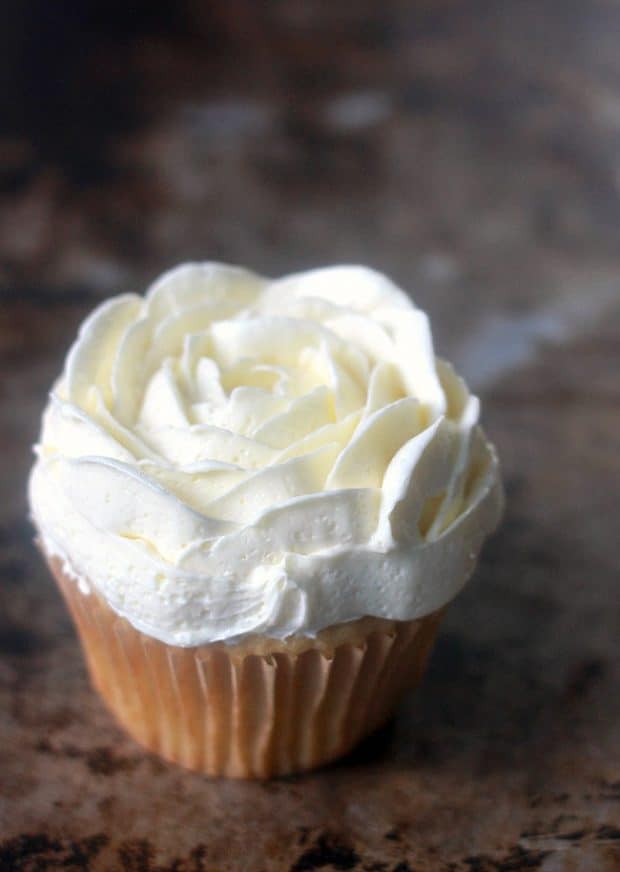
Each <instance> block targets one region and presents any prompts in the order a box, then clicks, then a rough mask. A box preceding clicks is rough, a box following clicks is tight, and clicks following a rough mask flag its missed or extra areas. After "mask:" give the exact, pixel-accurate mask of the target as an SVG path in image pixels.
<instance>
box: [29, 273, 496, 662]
mask: <svg viewBox="0 0 620 872" xmlns="http://www.w3.org/2000/svg"><path fill="white" fill-rule="evenodd" d="M478 408H479V404H478V401H477V399H476V398H475V397H473V396H470V395H469V393H468V391H467V389H466V387H465V385H464V383H463V381H462V380H461V379H460V378H458V377H457V376H456V375H455V374H454V372H453V370H452V369H451V368H450V366H449V365H448V364H446V363H444V362H442V361H439V360H436V359H435V356H434V353H433V347H432V340H431V334H430V330H429V324H428V319H427V317H426V315H425V314H424V313H423V312H422V311H421V310H420V309H417V308H416V307H415V306H414V305H413V304H412V303H411V301H410V300H409V299H408V297H407V296H406V295H405V294H404V293H403V292H402V291H400V290H399V289H398V288H396V287H395V286H394V285H393V284H392V283H391V282H390V281H389V280H388V279H387V278H385V277H384V276H381V275H379V274H378V273H375V272H373V271H371V270H368V269H364V268H361V267H334V268H328V269H320V270H314V271H311V272H307V273H301V274H299V275H293V276H290V277H287V278H284V279H281V280H278V281H268V280H266V279H263V278H260V277H259V276H257V275H254V274H253V273H251V272H247V271H245V270H242V269H236V268H233V267H228V266H223V265H219V264H211V263H207V264H190V265H185V266H181V267H179V268H177V269H175V270H172V271H171V272H169V273H167V274H165V275H164V276H163V277H162V278H161V279H159V281H157V282H156V283H155V284H154V285H153V286H152V287H151V288H150V290H149V291H148V293H147V294H146V296H145V297H144V298H143V297H140V296H137V295H135V294H127V295H123V296H119V297H115V298H113V299H110V300H109V301H107V302H105V303H104V304H103V305H101V306H99V308H97V309H96V310H95V311H94V312H93V314H92V315H91V316H90V317H89V318H88V319H87V320H86V321H85V322H84V324H83V325H82V328H81V329H80V332H79V336H78V338H77V341H76V342H75V344H74V345H73V347H72V348H71V351H70V352H69V355H68V357H67V360H66V365H65V369H64V373H63V375H62V377H61V378H60V379H59V381H58V382H57V384H56V385H55V387H54V390H53V392H52V394H51V396H50V402H49V404H48V407H47V409H46V411H45V414H44V419H43V428H42V434H41V438H40V444H39V445H38V446H37V455H38V459H37V462H36V464H35V467H34V469H33V473H32V476H31V484H30V501H31V507H32V514H33V517H34V521H35V523H36V525H37V527H38V529H39V532H40V535H41V539H42V541H43V544H44V546H45V549H46V550H47V551H48V553H50V554H52V555H57V556H60V557H61V558H62V559H63V560H64V561H65V565H66V568H67V569H68V571H69V572H71V573H72V574H73V575H74V576H75V577H76V579H77V580H78V582H79V583H80V585H81V587H82V589H83V590H84V592H85V593H87V592H88V591H89V589H90V585H91V584H92V585H94V586H95V587H96V589H97V590H98V591H99V592H100V593H101V594H102V595H103V596H104V597H105V599H106V600H107V602H108V603H109V605H110V606H111V607H112V608H113V609H115V610H116V611H117V612H119V613H120V614H122V615H124V616H126V617H127V618H128V619H129V620H130V621H131V622H132V623H133V624H134V625H135V626H136V627H138V628H139V629H140V630H142V631H144V632H146V633H148V634H150V635H152V636H155V637H157V638H159V639H162V640H163V641H166V642H169V643H172V644H177V645H195V644H200V643H204V642H210V641H216V640H226V641H236V640H238V639H239V638H241V637H243V636H246V635H248V634H255V633H258V634H262V635H266V636H271V637H279V638H282V637H286V636H289V635H291V634H304V635H314V634H315V633H316V632H318V631H319V630H321V629H322V628H324V627H327V626H331V625H334V624H337V623H340V622H343V621H349V620H353V619H355V618H358V617H361V616H364V615H374V616H378V617H385V618H391V619H398V620H405V619H412V618H415V617H420V616H422V615H424V614H427V613H429V612H431V611H434V610H435V609H437V608H439V607H441V606H442V605H444V604H445V603H446V602H447V601H448V600H449V599H450V598H452V597H453V596H454V594H455V593H456V591H457V590H458V589H459V588H460V587H461V586H462V585H463V583H464V582H465V580H466V579H467V577H468V576H469V574H470V573H471V570H472V568H473V565H474V562H475V559H476V556H477V554H478V551H479V548H480V546H481V544H482V541H483V539H484V537H485V535H486V534H487V533H488V532H489V531H490V530H491V529H492V528H493V527H494V526H495V524H496V523H497V520H498V517H499V514H500V511H501V485H500V481H499V475H498V467H497V459H496V457H495V453H494V452H493V450H492V448H491V447H490V446H489V444H488V443H487V442H486V441H485V439H484V437H483V435H482V433H481V431H480V429H479V427H478V426H477V420H478Z"/></svg>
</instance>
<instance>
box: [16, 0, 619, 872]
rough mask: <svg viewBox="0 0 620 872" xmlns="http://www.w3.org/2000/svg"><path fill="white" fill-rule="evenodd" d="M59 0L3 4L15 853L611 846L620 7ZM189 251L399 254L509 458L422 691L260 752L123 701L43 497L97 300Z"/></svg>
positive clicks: (265, 853)
mask: <svg viewBox="0 0 620 872" xmlns="http://www.w3.org/2000/svg"><path fill="white" fill-rule="evenodd" d="M165 5H166V4H161V7H163V6H165ZM52 6H53V4H49V3H48V2H45V0H38V2H35V0H32V2H30V0H29V2H24V3H10V4H8V7H7V10H6V21H5V24H6V26H4V25H3V29H2V30H3V32H2V34H1V36H0V49H1V51H0V57H1V60H0V118H1V121H0V183H1V185H2V191H3V193H2V196H1V197H0V360H1V372H2V377H1V379H0V463H1V478H0V487H1V488H2V491H1V495H0V870H5V869H6V870H41V869H58V868H62V869H68V870H85V869H92V870H121V872H123V870H125V872H138V870H148V872H164V870H166V872H173V870H174V872H190V870H208V872H212V870H217V872H219V870H250V872H255V870H257V872H260V870H267V872H269V870H280V869H282V870H292V872H293V870H296V872H302V870H314V869H328V870H330V869H331V870H334V869H335V870H344V869H355V870H365V872H371V870H376V872H421V870H431V872H433V870H438V872H448V870H451V872H461V870H463V872H474V870H476V872H512V870H522V869H540V870H543V872H556V870H592V872H613V870H617V869H620V680H619V679H620V662H619V646H618V642H619V639H620V601H619V600H620V596H619V587H618V565H619V561H618V522H619V518H620V488H619V484H618V483H619V481H620V451H619V450H618V449H619V433H620V411H619V409H620V377H619V373H620V158H619V154H620V151H619V146H620V85H619V82H620V51H619V50H618V49H619V39H620V37H619V36H618V34H620V8H619V7H618V6H617V5H616V4H614V3H612V2H611V0H597V2H592V3H576V2H572V0H548V2H541V0H536V2H533V0H532V2H522V3H511V2H508V0H498V2H495V3H488V2H483V0H474V2H472V3H468V4H465V3H459V2H417V3H415V4H407V3H400V2H383V3H380V4H375V3H372V2H370V0H363V2H359V3H356V4H338V3H333V2H332V3H329V2H310V3H308V2H298V0H289V2H287V3H273V4H264V7H263V4H253V3H251V2H249V0H248V2H243V0H235V2H229V3H223V2H222V3H214V4H196V3H179V4H170V8H169V9H168V11H157V9H160V6H158V5H157V4H124V5H121V4H120V3H117V2H112V3H107V4H97V3H94V2H93V3H84V4H81V11H79V13H78V11H77V7H76V11H75V12H74V14H72V15H69V14H67V15H66V16H64V17H63V16H58V15H55V14H52V12H51V11H50V10H51V9H52ZM173 6H174V10H173V9H172V7H173ZM201 6H202V7H203V8H200V7H201ZM207 7H208V9H207ZM102 10H105V11H102ZM112 18H114V21H112ZM121 27H122V32H121ZM188 258H194V259H196V258H203V259H204V258H210V259H220V260H228V261H232V262H239V263H243V264H246V265H249V266H252V267H254V268H256V269H258V270H260V271H264V272H266V273H270V274H279V273H284V272H286V271H288V270H290V269H297V268H305V267H309V266H312V265H315V264H317V265H318V264H323V263H331V262H343V261H348V262H351V261H353V262H355V261H363V262H366V263H370V264H372V265H374V266H376V267H378V268H380V269H383V270H385V271H387V272H389V273H390V274H391V275H393V276H394V277H395V278H396V280H397V281H399V282H400V283H401V284H402V285H403V286H404V287H406V288H408V289H411V290H412V292H413V293H414V295H415V297H416V299H417V301H418V302H419V303H420V304H421V305H422V306H424V307H425V308H426V309H427V310H428V311H429V312H430V313H431V315H432V317H433V323H434V325H435V332H436V337H437V346H438V349H439V351H440V352H441V353H442V354H443V355H444V356H446V357H449V358H452V359H453V360H454V361H455V362H456V363H457V365H458V366H459V367H460V368H461V369H462V370H463V371H464V372H465V374H466V375H467V376H468V379H469V380H470V382H471V383H472V385H473V386H474V388H475V389H476V390H477V391H478V392H479V393H480V395H481V397H482V399H483V408H484V420H485V422H486V427H487V430H488V432H489V435H490V436H491V438H492V439H493V440H494V441H495V442H496V443H497V445H498V448H499V451H500V454H501V457H502V460H503V464H504V470H505V477H506V483H507V494H508V505H507V515H506V520H505V523H504V525H503V527H502V528H501V530H500V532H499V533H498V534H497V535H496V536H495V538H494V539H493V540H492V541H491V542H490V543H489V544H488V547H487V548H486V550H485V551H484V554H483V558H482V561H481V565H480V568H479V571H478V572H477V574H476V576H475V578H474V579H473V580H472V582H471V584H470V585H469V586H468V588H467V589H466V591H465V592H464V593H463V594H462V595H461V596H460V597H459V598H458V599H457V600H456V601H455V603H454V605H453V606H452V607H451V609H450V610H449V612H448V615H447V618H446V621H445V623H444V625H443V628H442V631H441V633H440V637H439V640H438V643H437V646H436V650H435V653H434V656H433V659H432V662H431V664H430V669H429V672H428V675H427V678H426V680H425V682H424V684H423V686H422V687H421V688H420V690H419V691H418V692H417V693H415V694H413V695H411V696H410V697H409V698H408V699H407V700H406V701H405V702H404V704H403V706H402V707H401V709H400V711H399V713H398V716H397V717H396V719H395V720H394V722H393V723H392V724H391V726H390V727H388V728H387V729H386V730H384V731H383V732H382V733H380V734H379V735H377V736H375V737H373V738H372V739H371V740H369V741H368V742H367V743H366V744H365V745H364V746H363V747H362V748H360V749H359V750H358V751H357V752H356V753H355V754H354V755H353V756H352V757H350V758H348V759H346V760H344V761H342V762H341V763H339V764H338V765H336V766H332V767H330V768H328V769H325V770H324V771H320V772H316V773H314V774H311V775H307V776H303V777H297V778H293V779H288V780H280V781H274V782H271V783H265V784H259V783H227V782H222V781H209V780H207V779H205V778H203V777H200V776H197V775H193V774H188V773H186V772H183V771H182V770H180V769H177V768H174V767H172V766H169V765H166V764H164V763H162V762H160V761H158V760H156V759H154V758H153V757H151V756H149V755H147V754H145V753H143V752H142V751H141V750H140V749H139V748H138V747H137V746H136V745H135V744H134V743H133V742H132V741H131V740H129V739H128V738H126V737H125V736H124V735H123V734H122V733H121V732H120V731H119V730H118V729H117V727H116V726H115V725H114V723H113V722H112V720H111V718H110V717H109V715H108V714H107V712H106V711H105V709H104V708H103V705H102V704H101V702H100V701H99V700H98V698H97V697H96V696H95V694H94V693H93V692H92V691H91V689H90V687H89V684H88V680H87V676H86V672H85V669H84V666H83V663H82V659H81V657H80V653H79V649H78V645H77V642H76V638H75V635H74V632H73V629H72V627H71V624H70V621H69V618H68V616H67V614H66V613H65V610H64V608H63V605H62V603H61V600H60V597H59V595H58V593H57V592H56V589H55V587H54V586H53V583H52V581H51V580H50V578H49V577H48V574H47V572H46V570H45V568H44V566H43V564H42V561H41V559H40V558H39V556H38V554H37V553H36V551H35V549H34V548H33V545H32V536H33V531H32V529H31V528H30V526H29V524H28V521H27V518H26V502H25V480H26V477H27V472H28V468H29V465H30V463H31V455H30V444H31V443H32V441H33V440H34V438H35V436H36V432H37V427H38V418H39V414H40V411H41V409H42V406H43V404H44V402H45V396H46V391H47V389H48V387H49V385H50V381H51V379H52V378H53V377H54V376H55V375H56V374H57V372H58V370H59V368H60V365H61V362H62V359H63V357H64V352H65V350H66V347H67V344H68V342H69V341H70V339H71V338H72V336H73V335H74V332H75V329H76V326H77V324H78V323H79V321H80V320H81V318H82V317H83V316H84V315H85V313H86V312H87V311H88V310H89V308H91V307H92V306H93V305H94V303H95V302H96V301H98V300H100V299H101V298H103V297H105V296H107V295H109V294H111V293H114V292H119V291H122V290H127V289H134V288H141V287H143V286H144V284H145V282H147V281H148V280H149V279H151V278H153V277H154V276H155V275H156V274H157V273H158V272H159V271H160V270H161V269H163V268H165V267H167V266H170V265H172V264H174V263H176V262H178V261H180V260H184V259H188Z"/></svg>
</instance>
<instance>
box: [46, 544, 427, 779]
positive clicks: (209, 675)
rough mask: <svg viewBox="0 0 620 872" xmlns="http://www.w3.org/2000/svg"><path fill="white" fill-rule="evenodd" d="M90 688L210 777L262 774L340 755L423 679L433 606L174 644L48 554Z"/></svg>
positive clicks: (163, 749)
mask: <svg viewBox="0 0 620 872" xmlns="http://www.w3.org/2000/svg"><path fill="white" fill-rule="evenodd" d="M50 566H51V568H52V571H53V573H54V576H55V578H56V580H57V582H58V585H59V587H60V589H61V591H62V593H63V596H64V598H65V600H66V602H67V604H68V607H69V609H70V611H71V614H72V616H73V619H74V621H75V624H76V627H77V630H78V632H79V635H80V639H81V642H82V647H83V649H84V653H85V656H86V661H87V663H88V667H89V671H90V675H91V679H92V682H93V684H94V686H95V687H96V688H97V690H98V691H99V692H100V694H101V696H102V697H103V699H104V701H105V702H106V703H107V705H108V707H109V708H110V710H111V712H112V713H113V714H114V716H115V717H116V718H117V720H118V721H119V722H120V724H121V725H122V726H123V727H124V728H125V729H126V730H127V732H128V733H129V734H130V735H131V736H132V737H133V738H134V739H136V740H137V741H138V742H139V743H140V744H141V745H143V746H144V747H146V748H148V749H149V750H150V751H153V752H154V753H156V754H159V755H160V756H161V757H164V758H165V759H166V760H170V761H172V762H174V763H178V764H181V765H182V766H186V767H188V768H189V769H194V770H197V771H199V772H204V773H207V774H209V775H217V776H228V777H233V778H268V777H270V776H277V775H288V774H291V773H294V772H301V771H303V770H307V769H312V768H314V767H317V766H320V765H322V764H324V763H327V762H329V761H330V760H334V759H336V758H337V757H340V756H342V755H343V754H346V753H347V752H348V751H350V750H351V749H352V748H353V747H354V746H355V745H356V744H357V743H358V742H359V741H360V740H361V739H362V738H364V737H365V736H367V735H369V734H370V733H372V732H373V731H374V730H376V729H377V728H378V727H380V726H381V725H382V724H383V723H385V721H386V720H387V719H388V718H389V717H390V715H391V714H392V712H393V710H394V707H395V705H396V703H397V702H398V700H399V698H400V696H401V694H402V692H403V691H404V690H405V689H406V688H408V687H411V686H413V685H415V684H416V683H417V681H418V680H419V679H420V677H421V676H422V673H423V671H424V667H425V665H426V661H427V658H428V655H429V652H430V650H431V647H432V644H433V641H434V638H435V634H436V631H437V626H438V623H439V620H440V617H441V612H435V613H434V614H432V615H428V616H426V617H424V618H421V619H419V620H415V621H406V622H395V621H384V620H381V619H375V618H363V619H361V620H359V621H354V622H352V623H350V624H341V625H339V626H338V627H335V628H331V629H328V630H327V631H324V632H323V633H321V634H319V636H318V637H317V638H316V639H296V640H290V641H286V640H285V641H284V642H280V641H278V640H270V639H265V638H264V637H261V638H257V639H255V640H250V641H249V642H247V643H243V644H240V645H232V646H227V645H225V644H223V643H213V644H206V645H199V646H197V647H192V648H182V647H178V646H174V645H167V644H165V643H163V642H160V641H158V640H157V639H154V638H152V637H151V636H148V635H146V634H144V633H141V632H140V631H139V630H137V629H136V628H135V627H133V626H132V625H131V624H130V623H129V621H127V620H126V619H125V618H122V617H120V616H119V615H118V614H116V612H114V611H113V610H112V609H111V608H110V606H108V605H107V603H106V602H105V601H104V600H103V599H102V597H101V596H100V595H99V594H97V593H96V592H94V591H91V592H90V593H89V594H83V593H82V592H81V591H80V589H79V587H78V585H77V584H76V582H75V580H73V579H72V578H70V577H69V576H68V575H66V573H65V572H64V571H63V569H62V565H61V563H60V562H59V561H58V560H56V559H52V560H50Z"/></svg>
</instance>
